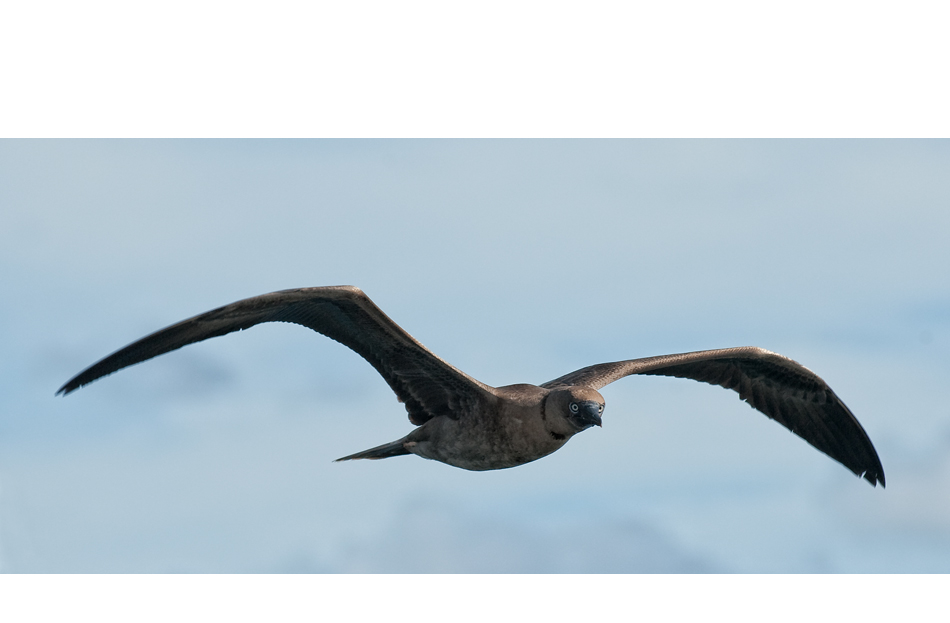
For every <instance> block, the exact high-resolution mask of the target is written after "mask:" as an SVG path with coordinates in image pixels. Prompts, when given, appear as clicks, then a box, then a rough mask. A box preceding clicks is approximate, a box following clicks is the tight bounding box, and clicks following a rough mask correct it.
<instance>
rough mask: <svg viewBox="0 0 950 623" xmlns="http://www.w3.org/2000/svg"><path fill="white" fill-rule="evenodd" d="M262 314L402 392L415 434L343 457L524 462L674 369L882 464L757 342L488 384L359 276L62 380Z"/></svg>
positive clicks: (273, 301)
mask: <svg viewBox="0 0 950 623" xmlns="http://www.w3.org/2000/svg"><path fill="white" fill-rule="evenodd" d="M262 322H292V323H296V324H299V325H303V326H305V327H308V328H310V329H313V330H314V331H316V332H318V333H322V334H323V335H325V336H327V337H329V338H331V339H333V340H336V341H337V342H340V343H341V344H343V345H345V346H347V347H349V348H351V349H352V350H354V351H356V353H358V354H359V355H360V356H361V357H363V358H364V359H365V360H366V361H368V362H369V363H370V365H372V366H373V367H374V368H375V369H376V371H377V372H379V374H380V375H381V376H382V377H383V379H385V380H386V382H387V383H388V384H389V386H390V387H391V388H392V390H393V391H394V392H395V393H396V397H397V398H398V399H399V401H400V402H402V403H404V404H405V407H406V411H408V413H409V421H410V422H411V423H412V424H414V425H415V426H416V428H415V429H414V430H413V431H412V432H410V433H409V434H408V435H406V436H405V437H403V438H402V439H399V440H397V441H393V442H391V443H387V444H383V445H381V446H377V447H375V448H371V449H369V450H365V451H363V452H357V453H356V454H351V455H349V456H345V457H343V458H340V459H337V460H338V461H348V460H352V459H384V458H388V457H393V456H399V455H403V454H415V455H418V456H421V457H423V458H427V459H433V460H436V461H441V462H443V463H447V464H449V465H454V466H456V467H461V468H463V469H469V470H489V469H503V468H506V467H515V466H517V465H522V464H524V463H528V462H530V461H534V460H536V459H539V458H541V457H543V456H546V455H548V454H551V453H552V452H554V451H555V450H558V449H560V448H561V446H563V445H564V444H565V443H567V441H568V440H569V439H570V438H571V437H573V436H574V435H576V434H577V433H579V432H581V431H584V430H586V429H588V428H590V427H592V426H600V425H601V423H602V420H601V418H602V416H603V412H604V398H603V396H601V394H600V392H599V391H598V390H599V389H601V388H603V387H604V386H606V385H609V384H610V383H613V382H614V381H617V380H619V379H622V378H623V377H625V376H630V375H631V374H647V375H662V376H675V377H679V378H686V379H694V380H696V381H702V382H704V383H709V384H712V385H719V386H721V387H725V388H726V389H731V390H734V391H736V392H738V394H739V397H740V398H741V399H742V400H744V401H746V402H747V403H749V404H750V405H751V406H752V407H753V408H755V409H757V410H759V411H761V412H762V413H764V414H765V415H767V416H768V417H769V418H771V419H773V420H775V421H777V422H778V423H779V424H781V425H782V426H784V427H786V428H787V429H789V430H790V431H792V432H793V433H795V434H796V435H798V436H799V437H801V438H802V439H804V440H805V441H807V442H808V443H810V444H811V445H812V446H814V447H815V448H817V449H818V450H820V451H822V452H824V453H825V454H827V455H828V456H830V457H831V458H833V459H834V460H836V461H838V462H840V463H841V464H843V465H844V466H845V467H847V468H848V469H850V470H851V471H852V472H854V473H855V474H857V475H858V476H863V477H864V478H865V480H867V481H868V482H870V483H871V484H872V485H877V483H880V484H881V486H882V487H883V486H884V469H883V467H882V466H881V461H880V459H879V458H878V456H877V452H876V451H875V450H874V446H873V445H872V444H871V440H870V439H869V438H868V436H867V434H866V433H865V432H864V429H863V428H862V427H861V424H859V423H858V420H857V419H855V417H854V415H853V414H852V413H851V411H850V410H849V409H848V407H846V406H845V404H844V403H843V402H842V401H841V399H839V398H838V396H836V395H835V393H834V392H833V391H831V388H830V387H828V385H827V384H826V383H825V382H824V381H823V380H821V378H819V377H818V375H816V374H815V373H814V372H812V371H811V370H809V369H808V368H806V367H804V366H802V365H801V364H799V363H796V362H795V361H792V360H791V359H789V358H787V357H783V356H782V355H779V354H777V353H773V352H770V351H767V350H765V349H762V348H757V347H754V346H745V347H739V348H724V349H718V350H704V351H698V352H692V353H682V354H677V355H663V356H659V357H646V358H642V359H629V360H626V361H616V362H613V363H600V364H597V365H593V366H588V367H586V368H581V369H580V370H576V371H574V372H571V373H569V374H565V375H564V376H561V377H558V378H556V379H554V380H553V381H548V382H547V383H542V384H541V385H530V384H517V385H507V386H504V387H491V386H489V385H485V384H484V383H481V382H479V381H477V380H475V379H473V378H472V377H470V376H469V375H467V374H465V373H464V372H462V371H461V370H459V369H458V368H455V367H454V366H452V365H450V364H449V363H448V362H446V361H444V360H443V359H441V358H440V357H438V356H437V355H435V354H434V353H432V352H431V351H430V350H428V349H427V348H426V347H425V346H423V345H422V344H420V343H419V342H418V341H416V339H415V338H413V337H412V336H411V335H409V334H408V333H407V332H406V331H404V330H403V329H402V327H400V326H399V325H397V324H396V323H395V322H393V321H392V320H390V318H389V317H388V316H387V315H386V314H384V313H383V311H382V310H381V309H379V307H377V306H376V304H374V303H373V301H371V300H370V298H369V297H368V296H366V294H364V293H363V291H362V290H360V289H359V288H356V287H353V286H332V287H321V288H299V289H294V290H282V291H279V292H272V293H270V294H264V295H261V296H255V297H252V298H248V299H244V300H241V301H237V302H236V303H231V304H230V305H225V306H224V307H219V308H218V309H214V310H211V311H209V312H207V313H204V314H201V315H198V316H195V317H193V318H189V319H188V320H183V321H182V322H179V323H177V324H174V325H172V326H170V327H167V328H165V329H162V330H160V331H157V332H155V333H152V334H151V335H148V336H146V337H144V338H142V339H140V340H138V341H137V342H134V343H132V344H130V345H128V346H126V347H125V348H123V349H121V350H119V351H116V352H115V353H113V354H111V355H109V356H108V357H106V358H105V359H103V360H101V361H99V362H98V363H95V364H93V365H92V366H90V367H89V368H87V369H85V370H83V371H82V372H80V373H79V374H78V375H76V376H75V377H73V378H72V379H70V380H69V381H68V382H67V383H66V384H65V385H63V386H62V387H61V388H60V389H59V391H58V392H57V394H64V395H65V394H69V393H70V392H72V391H74V390H76V389H78V388H80V387H82V386H83V385H87V384H89V383H91V382H93V381H95V380H96V379H98V378H101V377H103V376H106V375H107V374H111V373H113V372H115V371H117V370H121V369H122V368H125V367H127V366H131V365H133V364H136V363H139V362H142V361H145V360H146V359H151V358H152V357H157V356H158V355H161V354H163V353H167V352H169V351H172V350H175V349H177V348H181V347H182V346H185V345H187V344H193V343H195V342H200V341H202V340H206V339H208V338H211V337H217V336H219V335H225V334H227V333H231V332H233V331H240V330H242V329H248V328H250V327H253V326H254V325H256V324H259V323H262Z"/></svg>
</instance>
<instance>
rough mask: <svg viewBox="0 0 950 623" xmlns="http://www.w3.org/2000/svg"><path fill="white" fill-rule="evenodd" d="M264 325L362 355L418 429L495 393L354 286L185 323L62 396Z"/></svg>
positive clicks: (104, 364) (293, 295)
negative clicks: (292, 329)
mask: <svg viewBox="0 0 950 623" xmlns="http://www.w3.org/2000/svg"><path fill="white" fill-rule="evenodd" d="M262 322H293V323H296V324H300V325H303V326H305V327H308V328H310V329H313V330H314V331H317V332H318V333H322V334H323V335H326V336H327V337H329V338H332V339H334V340H336V341H337V342H340V343H341V344H343V345H345V346H348V347H349V348H351V349H353V350H354V351H356V352H357V353H358V354H359V355H360V356H362V357H363V358H364V359H366V361H368V362H369V363H370V364H371V365H372V366H373V367H374V368H376V371H377V372H379V373H380V375H382V377H383V378H384V379H386V382H387V383H389V386H390V387H392V389H393V391H394V392H396V396H397V397H398V398H399V400H400V401H402V402H404V403H405V404H406V410H407V411H408V412H409V420H410V421H411V422H412V423H413V424H416V425H419V424H423V423H425V422H427V421H428V420H429V419H431V418H433V417H435V416H438V415H447V416H449V417H452V418H458V417H460V416H463V415H465V414H467V413H471V412H473V411H476V410H478V409H479V408H480V407H481V406H482V405H483V404H484V403H485V402H486V401H489V400H491V399H492V396H493V393H492V388H490V387H489V386H487V385H484V384H483V383H480V382H478V381H476V380H475V379H473V378H471V377H470V376H468V375H467V374H465V373H464V372H462V371H461V370H458V369H456V368H455V367H453V366H451V365H450V364H448V363H447V362H445V361H443V360H442V359H440V358H439V357H437V356H436V355H435V354H433V353H432V352H431V351H429V350H428V349H427V348H426V347H425V346H423V345H422V344H420V343H419V342H417V341H416V340H415V339H414V338H413V337H412V336H411V335H409V334H408V333H406V332H405V331H404V330H403V329H402V328H401V327H400V326H399V325H397V324H396V323H395V322H393V321H392V320H390V319H389V317H388V316H387V315H386V314H384V313H383V312H382V310H381V309H379V307H377V306H376V305H375V304H374V303H373V302H372V301H371V300H370V299H369V297H368V296H366V295H365V294H364V293H363V292H362V290H360V289H359V288H356V287H353V286H333V287H325V288H300V289H296V290H282V291H280V292H272V293H270V294H264V295H262V296H255V297H253V298H249V299H244V300H242V301H237V302H236V303H231V304H230V305H225V306H224V307H219V308H218V309H214V310H211V311H209V312H206V313H204V314H201V315H199V316H195V317H194V318H189V319H188V320H183V321H182V322H179V323H177V324H174V325H172V326H170V327H166V328H165V329H162V330H160V331H157V332H155V333H153V334H151V335H149V336H146V337H144V338H142V339H141V340H139V341H137V342H134V343H132V344H129V345H128V346H126V347H125V348H123V349H121V350H119V351H117V352H115V353H113V354H111V355H109V356H108V357H106V358H105V359H103V360H102V361H99V362H98V363H96V364H93V365H92V366H90V367H89V368H87V369H86V370H83V371H82V372H80V373H79V374H78V375H76V376H75V377H73V378H72V379H70V380H69V382H67V383H66V384H65V385H63V386H62V387H61V388H60V389H59V392H57V393H62V394H68V393H70V392H71V391H73V390H76V389H78V388H80V387H82V386H83V385H86V384H88V383H91V382H93V381H95V380H96V379H98V378H100V377H103V376H105V375H107V374H111V373H113V372H115V371H117V370H121V369H122V368H125V367H126V366H131V365H133V364H136V363H139V362H141V361H145V360H146V359H151V358H152V357H156V356H158V355H161V354H163V353H167V352H169V351H172V350H175V349H176V348H181V347H182V346H185V345H187V344H193V343H195V342H200V341H202V340H206V339H208V338H210V337H217V336H219V335H225V334H226V333H231V332H232V331H240V330H242V329H248V328H250V327H253V326H254V325H256V324H259V323H262Z"/></svg>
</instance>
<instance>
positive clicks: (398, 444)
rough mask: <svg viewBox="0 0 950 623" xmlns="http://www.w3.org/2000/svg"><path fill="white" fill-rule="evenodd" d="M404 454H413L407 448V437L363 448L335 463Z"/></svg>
mask: <svg viewBox="0 0 950 623" xmlns="http://www.w3.org/2000/svg"><path fill="white" fill-rule="evenodd" d="M403 454H412V453H411V452H409V451H408V450H406V438H405V437H403V438H402V439H400V440H398V441H393V442H390V443H386V444H383V445H381V446H376V447H375V448H370V449H369V450H363V451H362V452H357V453H356V454H351V455H349V456H345V457H343V458H341V459H337V460H336V461H334V463H336V462H339V461H352V460H354V459H388V458H389V457H391V456H400V455H403Z"/></svg>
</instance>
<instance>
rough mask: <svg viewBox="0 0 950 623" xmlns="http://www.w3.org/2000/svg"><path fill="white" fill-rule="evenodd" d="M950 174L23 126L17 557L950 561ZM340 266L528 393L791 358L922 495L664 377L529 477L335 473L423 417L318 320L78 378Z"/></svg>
mask: <svg viewBox="0 0 950 623" xmlns="http://www.w3.org/2000/svg"><path fill="white" fill-rule="evenodd" d="M948 170H950V143H948V142H946V141H890V140H873V141H834V140H821V141H769V140H755V141H687V140H673V141H619V140H611V141H437V140H429V141H368V140H358V141H339V140H334V141H198V140H190V141H9V140H7V141H2V142H0V205H2V206H3V227H2V228H0V280H2V283H3V284H4V290H5V296H4V298H3V300H4V304H3V305H0V336H2V343H3V344H4V348H3V350H4V355H3V357H2V358H0V366H2V371H3V375H2V381H0V570H3V571H14V572H28V571H47V572H56V571H86V572H94V571H116V572H130V571H156V572H163V571H221V572H242V571H264V572H266V571H577V572H586V571H747V572H762V571H786V572H798V571H808V572H823V571H850V572H862V571H893V572H903V571H920V572H926V571H941V572H947V571H950V562H948V561H950V528H948V526H950V503H948V502H947V500H950V496H948V495H947V493H948V490H950V412H948V411H950V408H948V407H947V406H946V405H947V404H950V401H948V389H947V384H946V379H947V373H948V371H950V359H948V357H947V353H948V347H950V293H948V292H950V289H948V286H950V252H948V251H947V246H948V245H947V244H946V240H947V239H948V233H950V209H948V206H950V186H948V184H947V182H946V180H947V179H948V175H947V172H948ZM335 284H353V285H357V286H359V287H361V288H363V289H364V290H365V291H366V292H367V294H369V295H370V297H372V298H373V299H374V300H375V301H376V303H377V304H379V305H380V307H382V308H383V309H384V310H385V311H386V312H387V314H389V315H390V316H391V317H392V318H393V319H394V320H395V321H396V322H398V323H400V324H401V325H402V326H403V327H404V328H405V329H406V330H407V331H409V332H410V333H412V334H413V335H414V336H415V337H416V338H417V339H419V340H420V341H422V342H423V343H424V344H426V345H427V346H428V347H429V348H431V349H432V350H433V351H435V352H436V353H437V354H439V355H440V356H441V357H443V358H445V359H446V360H448V361H449V362H451V363H453V364H454V365H456V366H458V367H459V368H461V369H463V370H465V371H466V372H468V373H469V374H471V375H472V376H474V377H476V378H478V379H479V380H481V381H484V382H486V383H489V384H492V385H504V384H509V383H515V382H533V383H541V382H543V381H546V380H549V379H551V378H554V377H556V376H559V375H561V374H563V373H565V372H568V371H570V370H573V369H576V368H579V367H582V366H586V365H590V364H592V363H598V362H602V361H611V360H617V359H625V358H633V357H639V356H649V355H656V354H664V353H671V352H682V351H689V350H699V349H705V348H719V347H726V346H739V345H757V346H762V347H764V348H768V349H770V350H774V351H777V352H780V353H782V354H785V355H787V356H789V357H792V358H793V359H796V360H797V361H799V362H801V363H803V364H804V365H806V366H808V367H809V368H811V369H812V370H814V371H815V372H817V373H818V374H819V375H821V376H822V377H823V378H824V379H825V380H826V381H828V382H829V384H831V386H832V387H833V388H834V389H835V391H836V392H837V393H838V395H839V396H841V397H842V399H843V400H844V401H845V402H846V403H847V404H848V405H849V407H850V408H851V409H852V411H853V412H854V413H855V414H856V416H857V417H858V419H859V420H860V421H861V422H862V424H863V425H864V427H865V429H866V430H867V431H868V433H869V435H870V437H871V439H872V440H873V442H874V444H875V446H876V448H877V450H878V452H879V454H880V456H881V459H882V462H883V464H884V468H885V471H886V474H887V481H888V487H887V489H886V490H881V489H880V488H877V489H874V488H872V487H870V486H868V485H867V483H865V482H863V481H860V480H858V479H857V478H855V477H854V476H853V475H851V474H850V472H848V471H847V470H846V469H845V468H843V467H841V466H840V465H838V464H836V463H835V462H833V461H832V460H830V459H828V458H827V457H825V456H823V455H822V454H820V453H819V452H817V451H816V450H814V449H812V448H811V447H809V446H808V445H807V444H805V443H804V442H802V441H801V440H800V439H798V438H797V437H795V436H793V435H791V434H790V433H788V432H787V431H785V430H784V429H782V428H781V427H780V426H778V425H776V424H775V423H773V422H769V421H768V420H767V419H766V418H765V417H764V416H761V415H760V414H758V413H756V412H754V411H752V410H751V409H749V408H748V407H747V406H746V405H745V404H743V403H741V402H740V401H739V400H738V398H737V396H735V394H732V393H730V392H727V391H724V390H721V389H718V388H714V387H709V386H705V385H701V384H699V383H692V382H689V381H683V380H677V379H653V378H642V379H641V378H632V379H625V380H623V381H621V382H618V383H615V384H613V385H611V386H609V387H608V388H606V389H605V390H604V391H603V392H602V393H603V394H604V396H605V398H606V400H607V409H606V411H605V425H604V428H603V430H601V429H597V430H594V431H588V432H585V433H584V434H583V435H579V436H578V437H576V438H574V439H572V440H571V442H570V443H569V444H568V445H567V446H566V447H565V448H564V449H562V450H561V451H559V452H558V453H556V454H554V455H552V456H550V457H546V458H544V459H542V460H540V461H537V462H535V463H532V464H529V465H526V466H523V467H519V468H517V469H512V470H501V471H498V472H491V473H469V472H465V471H463V470H458V469H454V468H450V467H448V466H445V465H441V464H438V463H434V462H430V461H424V460H422V459H419V458H417V457H400V458H395V459H389V460H387V461H384V462H369V461H362V462H351V463H341V464H334V463H332V460H333V459H335V458H337V457H339V456H343V455H346V454H349V453H352V452H355V451H359V450H363V449H365V448H369V447H372V446H375V445H378V444H380V443H384V442H387V441H391V440H393V439H396V438H398V437H400V436H402V435H404V434H405V433H406V432H408V430H409V429H410V426H411V425H410V424H409V422H408V420H407V418H406V415H405V412H404V410H403V407H402V406H401V405H399V404H398V403H397V402H396V401H395V399H394V396H393V395H392V394H391V392H390V391H389V390H388V388H387V386H386V385H385V383H384V382H383V381H382V380H381V379H380V378H379V377H378V376H377V375H376V374H375V372H374V371H373V370H372V368H371V367H370V366H369V365H368V364H366V363H365V362H363V361H362V360H361V359H360V358H359V357H358V356H356V355H355V354H353V353H352V352H350V351H348V350H347V349H345V348H343V347H341V346H340V345H338V344H336V343H334V342H332V341H330V340H328V339H326V338H324V337H322V336H320V335H317V334H315V333H312V332H310V331H308V330H306V329H303V328H301V327H296V326H270V325H268V326H259V327H255V328H254V329H253V330H251V331H248V332H244V333H241V334H238V335H229V336H226V337H224V338H218V339H215V340H211V341H208V342H205V343H202V344H198V345H193V346H190V347H188V348H186V349H183V350H181V351H178V352H175V353H171V354H168V355H165V356H163V357H161V358H159V359H156V360H152V361H149V362H146V363H144V364H142V365H139V366H135V367H134V368H131V369H127V370H123V371H121V372H120V373H118V374H116V375H114V376H111V377H109V378H107V379H103V380H100V381H98V382H96V383H95V384H93V385H91V386H89V387H86V388H84V389H82V390H81V391H79V392H77V393H76V394H73V395H70V396H69V397H67V398H62V397H54V396H53V394H54V392H55V391H56V389H57V388H58V387H59V386H60V385H61V384H62V383H63V382H64V381H66V380H67V379H68V378H70V377H71V376H72V375H73V374H75V373H76V372H78V371H79V370H81V369H83V368H84V367H86V366H87V365H89V364H91V363H93V362H94V361H96V360H98V359H99V358H101V357H102V356H105V355H107V354H108V353H110V352H112V351H113V350H115V349H117V348H119V347H121V346H123V345H124V344H127V343H129V342H131V341H133V340H135V339H137V338H139V337H141V336H143V335H145V334H146V333H148V332H151V331H153V330H155V329H158V328H161V327H163V326H166V325H168V324H170V323H172V322H176V321H178V320H181V319H183V318H185V317H188V316H191V315H194V314H196V313H199V312H202V311H205V310H208V309H211V308H213V307H216V306H219V305H222V304H225V303H228V302H231V301H234V300H237V299H239V298H244V297H247V296H252V295H256V294H261V293H264V292H269V291H273V290H278V289H283V288H290V287H300V286H317V285H335Z"/></svg>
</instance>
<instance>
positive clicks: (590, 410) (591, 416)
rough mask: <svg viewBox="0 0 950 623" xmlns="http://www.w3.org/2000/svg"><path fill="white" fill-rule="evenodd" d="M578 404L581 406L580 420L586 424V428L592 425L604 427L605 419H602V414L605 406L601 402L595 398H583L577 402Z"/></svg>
mask: <svg viewBox="0 0 950 623" xmlns="http://www.w3.org/2000/svg"><path fill="white" fill-rule="evenodd" d="M577 406H578V407H580V411H579V412H578V414H577V416H578V418H577V419H578V420H580V423H581V424H583V425H584V428H588V427H590V426H600V427H603V421H602V420H601V419H600V414H601V412H602V410H603V406H602V405H601V404H600V403H599V402H595V401H593V400H583V401H581V402H578V403H577Z"/></svg>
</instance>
